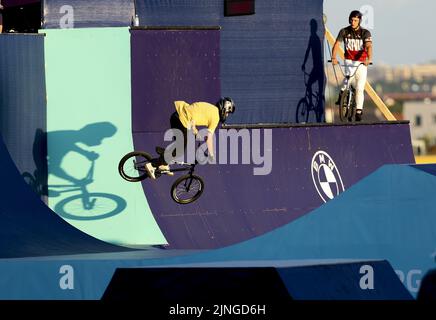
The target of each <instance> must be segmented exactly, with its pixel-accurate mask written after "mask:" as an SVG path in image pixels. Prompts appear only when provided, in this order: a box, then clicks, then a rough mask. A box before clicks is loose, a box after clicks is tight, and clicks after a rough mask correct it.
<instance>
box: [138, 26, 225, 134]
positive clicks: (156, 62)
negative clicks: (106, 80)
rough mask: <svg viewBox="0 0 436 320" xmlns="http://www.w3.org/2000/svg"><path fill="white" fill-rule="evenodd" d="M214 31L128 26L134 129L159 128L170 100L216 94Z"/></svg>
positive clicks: (216, 40)
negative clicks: (144, 28)
mask: <svg viewBox="0 0 436 320" xmlns="http://www.w3.org/2000/svg"><path fill="white" fill-rule="evenodd" d="M219 43H220V33H219V30H132V40H131V46H132V105H133V113H132V121H133V131H134V132H142V131H148V132H149V131H163V130H166V129H167V127H168V126H169V115H171V113H173V112H174V111H175V108H174V101H176V100H184V101H187V102H195V101H207V102H211V103H215V102H216V101H218V99H219V98H220V92H221V89H220V78H219V75H220V63H219V59H220V58H219Z"/></svg>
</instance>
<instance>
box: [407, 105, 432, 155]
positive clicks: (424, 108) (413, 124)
mask: <svg viewBox="0 0 436 320" xmlns="http://www.w3.org/2000/svg"><path fill="white" fill-rule="evenodd" d="M403 117H404V119H405V120H410V131H411V136H412V144H413V146H414V151H415V154H417V155H423V154H426V153H427V152H429V153H433V151H436V101H434V100H430V99H426V100H421V101H407V102H404V106H403Z"/></svg>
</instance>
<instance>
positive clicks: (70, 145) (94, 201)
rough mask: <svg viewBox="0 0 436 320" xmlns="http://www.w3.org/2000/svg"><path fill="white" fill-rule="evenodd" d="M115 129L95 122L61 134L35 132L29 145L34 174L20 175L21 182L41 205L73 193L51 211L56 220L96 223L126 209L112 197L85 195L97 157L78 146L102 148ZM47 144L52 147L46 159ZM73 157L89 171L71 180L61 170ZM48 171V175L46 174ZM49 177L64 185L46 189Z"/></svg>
mask: <svg viewBox="0 0 436 320" xmlns="http://www.w3.org/2000/svg"><path fill="white" fill-rule="evenodd" d="M116 131H117V128H116V127H115V126H114V125H113V124H112V123H109V122H98V123H92V124H88V125H86V126H84V127H83V128H82V129H80V130H61V131H51V132H44V131H43V130H42V129H37V130H36V133H35V140H34V143H33V159H34V161H35V165H36V170H35V172H34V173H33V175H32V174H31V173H29V172H25V173H23V178H24V180H25V181H26V182H27V183H28V184H29V185H30V186H31V188H32V189H33V190H34V191H35V192H36V193H37V194H38V195H40V196H41V197H42V199H43V200H44V202H45V203H48V201H47V200H48V198H52V197H58V196H61V195H62V194H63V193H73V195H72V196H69V197H66V198H64V199H62V200H61V201H60V202H58V203H57V204H56V206H55V208H54V210H55V212H56V213H58V214H59V215H60V216H62V217H64V218H68V219H73V220H99V219H105V218H109V217H111V216H114V215H116V214H118V213H120V212H122V211H123V210H124V209H125V207H126V201H125V200H124V199H123V198H121V197H119V196H117V195H114V194H109V193H99V192H90V191H88V188H87V187H88V185H90V184H92V183H93V181H94V170H95V162H96V160H97V159H98V158H99V154H98V153H96V152H94V151H92V149H91V150H87V149H84V148H82V147H80V146H79V144H83V145H85V146H87V147H90V148H92V147H95V146H99V145H101V144H102V142H103V139H105V138H110V137H112V136H113V135H115V133H116ZM48 141H50V144H51V145H53V146H55V147H54V148H52V149H51V150H50V155H48V148H47V145H48ZM70 152H73V153H76V154H78V155H80V156H82V157H84V158H86V159H87V160H88V161H89V162H90V165H89V169H88V171H87V173H86V175H85V176H84V177H80V178H78V177H75V176H74V175H73V174H72V173H70V172H67V171H66V170H65V169H64V168H63V167H62V162H63V161H64V159H65V156H66V155H67V154H68V153H70ZM48 168H50V172H49V170H48ZM49 174H52V175H54V176H56V177H58V178H61V179H63V180H64V181H66V184H62V185H48V175H49Z"/></svg>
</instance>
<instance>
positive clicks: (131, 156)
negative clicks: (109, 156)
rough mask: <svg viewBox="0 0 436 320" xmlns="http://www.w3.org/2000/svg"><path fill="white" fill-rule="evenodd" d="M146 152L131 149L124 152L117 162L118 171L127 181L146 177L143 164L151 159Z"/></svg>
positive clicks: (136, 180) (135, 180)
mask: <svg viewBox="0 0 436 320" xmlns="http://www.w3.org/2000/svg"><path fill="white" fill-rule="evenodd" d="M152 159H153V158H152V156H151V155H149V154H148V153H146V152H141V151H133V152H130V153H128V154H126V155H125V156H124V157H123V158H122V159H121V160H120V162H119V164H118V172H119V174H120V175H121V177H123V179H125V180H127V181H129V182H138V181H141V180H144V179H145V178H147V177H148V176H147V172H146V170H145V165H146V164H147V163H149V162H150V161H151V160H152Z"/></svg>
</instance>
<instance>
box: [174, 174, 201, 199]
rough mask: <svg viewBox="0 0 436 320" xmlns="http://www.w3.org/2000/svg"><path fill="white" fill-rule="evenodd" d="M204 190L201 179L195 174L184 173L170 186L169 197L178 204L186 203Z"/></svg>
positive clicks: (196, 197)
mask: <svg viewBox="0 0 436 320" xmlns="http://www.w3.org/2000/svg"><path fill="white" fill-rule="evenodd" d="M203 190H204V182H203V179H202V178H201V177H199V176H197V175H194V174H193V175H189V174H187V175H184V176H181V177H180V178H178V179H177V180H176V181H175V182H174V183H173V185H172V187H171V197H172V198H173V200H174V201H175V202H177V203H179V204H188V203H191V202H194V201H195V200H197V199H198V198H199V197H200V196H201V194H202V193H203Z"/></svg>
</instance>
